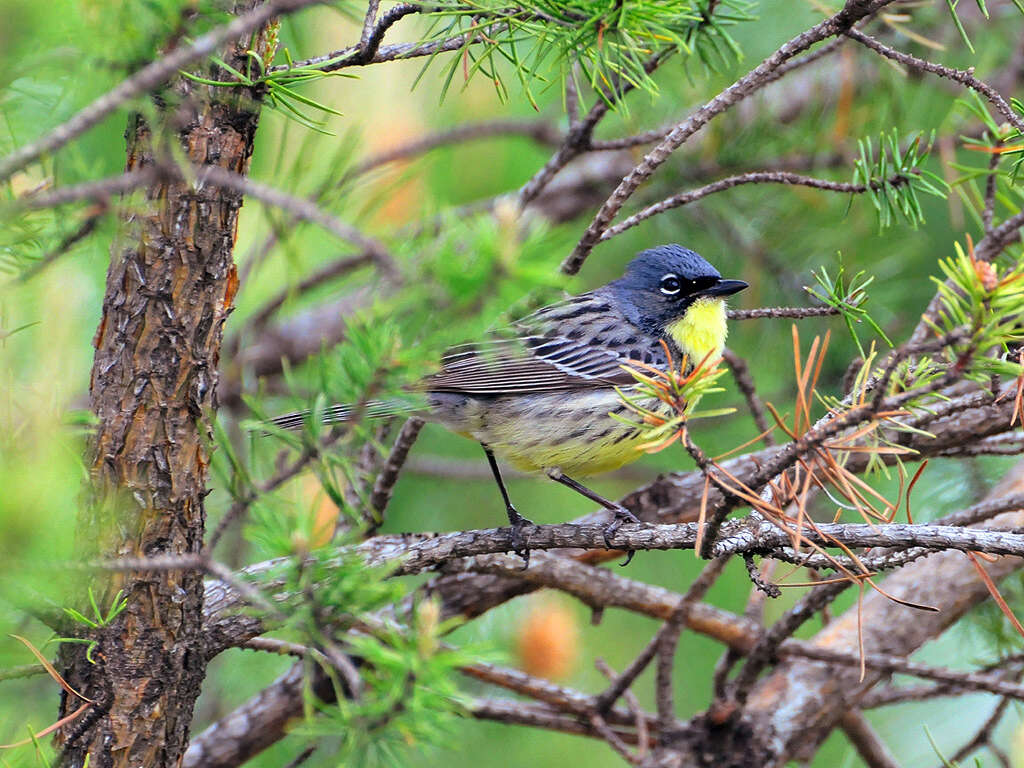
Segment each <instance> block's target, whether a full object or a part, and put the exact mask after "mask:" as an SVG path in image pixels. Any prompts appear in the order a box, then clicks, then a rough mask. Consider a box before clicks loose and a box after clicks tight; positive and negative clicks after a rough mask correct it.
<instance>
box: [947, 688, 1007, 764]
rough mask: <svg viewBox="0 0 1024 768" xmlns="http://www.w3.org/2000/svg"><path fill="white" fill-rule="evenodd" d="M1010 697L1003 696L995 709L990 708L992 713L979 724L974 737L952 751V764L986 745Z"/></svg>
mask: <svg viewBox="0 0 1024 768" xmlns="http://www.w3.org/2000/svg"><path fill="white" fill-rule="evenodd" d="M1010 701H1011V699H1009V698H1007V697H1003V698H1002V699H1000V700H999V703H998V704H996V706H995V709H993V710H992V714H991V715H989V716H988V717H987V718H985V722H984V723H982V724H981V727H980V728H978V730H977V732H975V734H974V738H972V739H971V740H970V741H968V742H967V743H966V744H964V745H963V746H962V747H960V749H958V750H957V751H956V752H954V753H953V757H952V758H950V760H951V761H952V762H953V764H956V763H959V762H960V761H961V760H963V759H965V758H966V757H967V756H968V755H970V754H971V753H972V752H974V751H975V750H976V749H980V748H981V747H984V746H987V745H988V744H989V741H990V740H991V739H992V732H993V731H994V730H995V728H996V726H997V725H999V721H1000V720H1002V719H1003V714H1004V713H1005V712H1006V708H1007V707H1008V706H1009V705H1010Z"/></svg>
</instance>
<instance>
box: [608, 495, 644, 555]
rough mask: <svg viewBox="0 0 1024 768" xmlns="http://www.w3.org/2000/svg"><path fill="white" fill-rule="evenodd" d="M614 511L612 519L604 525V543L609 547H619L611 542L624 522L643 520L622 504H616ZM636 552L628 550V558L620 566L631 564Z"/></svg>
mask: <svg viewBox="0 0 1024 768" xmlns="http://www.w3.org/2000/svg"><path fill="white" fill-rule="evenodd" d="M612 513H613V515H614V517H613V518H612V521H611V522H610V523H608V525H606V526H605V527H604V544H605V546H606V547H608V549H617V547H614V546H612V543H611V538H612V536H614V535H615V533H616V531H618V530H619V528H621V527H622V524H623V523H639V522H641V520H640V518H639V517H637V516H636V515H634V514H633V513H632V512H630V511H629V510H628V509H626V508H625V507H622V506H616V507H615V509H613V510H612ZM635 554H636V550H633V549H628V550H626V559H625V560H623V561H622V562H621V563H619V567H620V568H624V567H626V566H627V565H629V563H630V561H631V560H632V559H633V555H635Z"/></svg>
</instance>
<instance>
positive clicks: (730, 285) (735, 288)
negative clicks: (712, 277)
mask: <svg viewBox="0 0 1024 768" xmlns="http://www.w3.org/2000/svg"><path fill="white" fill-rule="evenodd" d="M748 287H749V286H748V285H747V284H746V283H745V282H743V281H742V280H719V281H718V282H717V283H715V284H714V285H712V286H711V287H710V288H705V289H704V290H703V291H700V292H699V293H698V294H697V295H698V296H732V295H733V294H734V293H739V292H740V291H742V290H743V289H744V288H748Z"/></svg>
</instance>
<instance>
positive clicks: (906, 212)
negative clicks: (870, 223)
mask: <svg viewBox="0 0 1024 768" xmlns="http://www.w3.org/2000/svg"><path fill="white" fill-rule="evenodd" d="M934 141H935V135H934V133H933V134H932V136H931V138H930V139H929V140H928V143H927V144H924V145H922V143H921V135H920V134H918V135H917V136H915V137H914V138H913V139H911V140H910V141H909V142H907V147H906V149H902V150H901V149H900V136H899V132H898V131H897V130H896V129H895V128H894V129H893V130H892V132H891V133H888V134H886V133H883V134H881V135H880V136H879V137H878V154H877V155H876V154H875V148H874V145H873V144H872V143H871V139H870V138H867V139H860V140H858V142H857V147H858V149H859V152H860V156H859V158H858V159H857V161H856V163H855V164H854V170H853V183H854V184H858V185H862V186H864V187H866V192H865V194H866V195H867V196H868V198H869V199H870V200H871V203H872V204H873V205H874V207H875V211H876V212H877V214H878V229H879V231H882V230H885V229H887V228H889V227H890V226H892V224H893V223H894V222H895V221H896V220H897V219H898V218H899V217H901V216H902V217H903V218H904V219H905V220H906V222H907V223H908V224H909V225H910V226H911V227H914V228H915V229H916V228H917V227H918V226H919V225H920V224H923V223H924V212H923V211H922V209H921V203H920V201H919V200H918V194H919V193H921V192H924V193H927V194H929V195H934V196H935V197H941V198H945V197H946V195H947V194H948V192H949V185H948V184H946V182H945V181H943V180H942V179H941V178H940V177H939V176H937V175H935V174H934V173H932V172H931V171H928V170H925V169H924V168H922V167H921V166H922V165H923V163H924V161H925V160H926V159H927V158H928V153H929V152H930V150H931V146H932V144H933V143H934Z"/></svg>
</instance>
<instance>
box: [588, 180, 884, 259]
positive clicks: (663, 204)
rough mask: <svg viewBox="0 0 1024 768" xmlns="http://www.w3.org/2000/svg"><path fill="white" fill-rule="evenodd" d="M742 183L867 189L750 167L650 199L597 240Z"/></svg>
mask: <svg viewBox="0 0 1024 768" xmlns="http://www.w3.org/2000/svg"><path fill="white" fill-rule="evenodd" d="M903 178H904V177H903V176H894V177H892V178H891V179H886V180H885V181H884V182H877V185H878V186H881V185H883V184H890V183H895V182H897V181H901V180H903ZM744 184H786V185H789V186H799V187H810V188H811V189H821V190H825V191H828V192H841V193H844V194H850V195H859V194H863V193H864V192H867V191H868V188H869V187H868V186H867V185H864V184H850V183H849V182H842V181H829V180H828V179H816V178H814V177H813V176H804V175H803V174H799V173H791V172H789V171H749V172H747V173H740V174H736V175H735V176H727V177H726V178H724V179H719V180H718V181H712V182H711V183H710V184H705V185H704V186H703V187H699V188H697V189H693V190H690V191H689V192H683V193H681V194H678V195H673V196H672V197H667V198H665V199H664V200H661V201H659V202H657V203H653V204H651V205H649V206H647V207H646V208H644V209H642V210H640V211H638V212H637V213H634V214H633V215H632V216H630V217H628V218H626V219H624V220H622V221H621V222H619V223H618V224H616V225H615V226H614V227H608V228H607V229H606V230H605V231H604V232H602V233H601V236H600V238H598V242H604V241H605V240H610V239H611V238H613V237H615V236H616V235H621V234H622V233H623V232H625V231H626V230H627V229H632V228H633V227H635V226H636V225H637V224H639V223H640V222H642V221H644V220H645V219H649V218H651V217H652V216H657V215H658V214H660V213H664V212H665V211H670V210H672V209H673V208H679V207H681V206H684V205H689V204H690V203H694V202H696V201H698V200H701V199H702V198H705V197H707V196H708V195H713V194H716V193H718V192H723V191H725V190H727V189H732V188H733V187H739V186H742V185H744Z"/></svg>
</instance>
